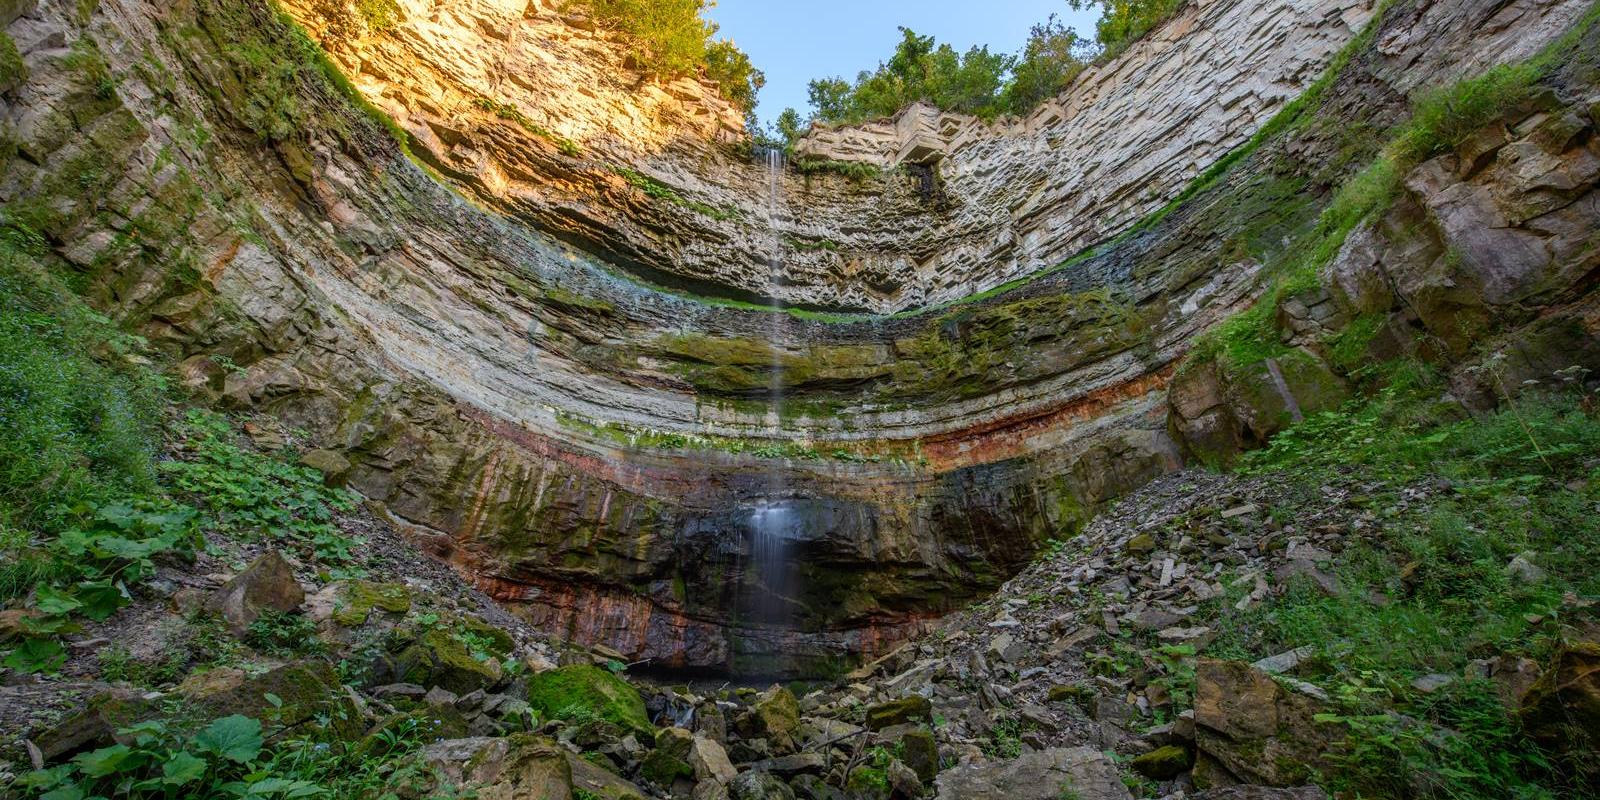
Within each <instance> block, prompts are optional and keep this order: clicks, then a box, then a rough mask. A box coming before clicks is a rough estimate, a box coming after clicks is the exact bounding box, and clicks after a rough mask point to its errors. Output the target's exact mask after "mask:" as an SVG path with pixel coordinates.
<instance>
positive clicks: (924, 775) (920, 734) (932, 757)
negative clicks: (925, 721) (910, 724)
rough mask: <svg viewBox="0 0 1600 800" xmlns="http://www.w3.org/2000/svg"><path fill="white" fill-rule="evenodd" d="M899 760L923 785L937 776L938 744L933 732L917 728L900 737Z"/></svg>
mask: <svg viewBox="0 0 1600 800" xmlns="http://www.w3.org/2000/svg"><path fill="white" fill-rule="evenodd" d="M900 760H901V762H903V763H904V764H905V765H906V766H907V767H909V768H910V769H911V771H912V772H915V773H916V774H917V778H918V779H920V780H921V781H922V782H923V783H928V782H929V781H932V780H933V779H934V777H936V776H937V775H938V774H939V742H938V740H937V739H935V738H934V736H933V731H930V730H927V729H925V728H918V729H916V730H913V731H907V732H906V733H905V735H903V736H901V737H900Z"/></svg>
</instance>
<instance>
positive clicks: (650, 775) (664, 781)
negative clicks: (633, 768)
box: [639, 728, 694, 788]
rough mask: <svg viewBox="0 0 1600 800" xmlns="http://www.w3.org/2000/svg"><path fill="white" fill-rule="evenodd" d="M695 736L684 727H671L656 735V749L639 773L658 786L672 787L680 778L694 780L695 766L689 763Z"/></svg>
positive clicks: (646, 758)
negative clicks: (690, 750)
mask: <svg viewBox="0 0 1600 800" xmlns="http://www.w3.org/2000/svg"><path fill="white" fill-rule="evenodd" d="M693 745H694V736H693V734H691V733H689V732H688V731H686V730H683V729H682V728H669V729H668V730H666V731H663V732H662V733H661V735H659V736H657V737H656V749H654V750H652V751H650V755H648V756H646V757H645V760H644V763H643V764H641V765H640V766H639V774H640V775H642V776H644V778H645V780H648V781H650V782H652V783H654V784H656V785H657V786H661V787H664V788H667V787H671V786H672V784H673V783H675V782H676V781H677V780H678V779H679V778H683V779H687V780H693V779H694V767H693V766H690V764H689V760H688V759H689V749H690V748H691V747H693Z"/></svg>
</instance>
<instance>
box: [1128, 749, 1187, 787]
mask: <svg viewBox="0 0 1600 800" xmlns="http://www.w3.org/2000/svg"><path fill="white" fill-rule="evenodd" d="M1193 763H1194V760H1193V756H1191V755H1190V753H1189V751H1188V749H1187V748H1183V747H1179V746H1177V745H1173V744H1169V745H1167V746H1165V747H1159V748H1156V749H1155V750H1151V751H1150V752H1148V753H1145V754H1144V755H1142V756H1139V757H1138V758H1135V759H1134V760H1133V761H1131V762H1129V763H1128V766H1129V767H1132V768H1133V771H1134V772H1137V773H1139V774H1140V775H1143V776H1145V777H1146V778H1150V779H1152V780H1158V781H1169V780H1172V779H1173V778H1176V777H1178V776H1179V775H1181V774H1183V772H1184V771H1185V770H1187V769H1189V767H1190V766H1191V765H1192V764H1193Z"/></svg>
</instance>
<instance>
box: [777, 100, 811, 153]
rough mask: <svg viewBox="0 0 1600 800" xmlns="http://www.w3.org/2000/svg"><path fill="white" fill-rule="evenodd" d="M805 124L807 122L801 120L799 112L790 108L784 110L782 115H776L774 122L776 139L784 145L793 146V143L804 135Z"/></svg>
mask: <svg viewBox="0 0 1600 800" xmlns="http://www.w3.org/2000/svg"><path fill="white" fill-rule="evenodd" d="M807 123H808V120H805V119H803V118H802V117H801V116H800V112H798V111H796V110H794V109H792V108H786V109H784V110H783V113H782V114H779V115H778V120H777V122H776V127H777V131H778V138H779V139H780V140H782V141H783V142H784V143H785V144H794V141H795V140H796V139H799V138H800V135H801V134H803V133H805V129H806V127H807Z"/></svg>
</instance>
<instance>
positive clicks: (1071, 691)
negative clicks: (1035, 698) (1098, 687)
mask: <svg viewBox="0 0 1600 800" xmlns="http://www.w3.org/2000/svg"><path fill="white" fill-rule="evenodd" d="M1046 697H1047V698H1048V699H1049V700H1050V702H1052V703H1066V702H1074V703H1077V704H1079V705H1082V706H1087V705H1088V704H1089V701H1090V700H1093V699H1094V689H1091V688H1089V687H1088V686H1086V685H1084V684H1081V683H1064V684H1058V685H1055V686H1052V687H1050V691H1049V693H1048V694H1047V695H1046Z"/></svg>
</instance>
